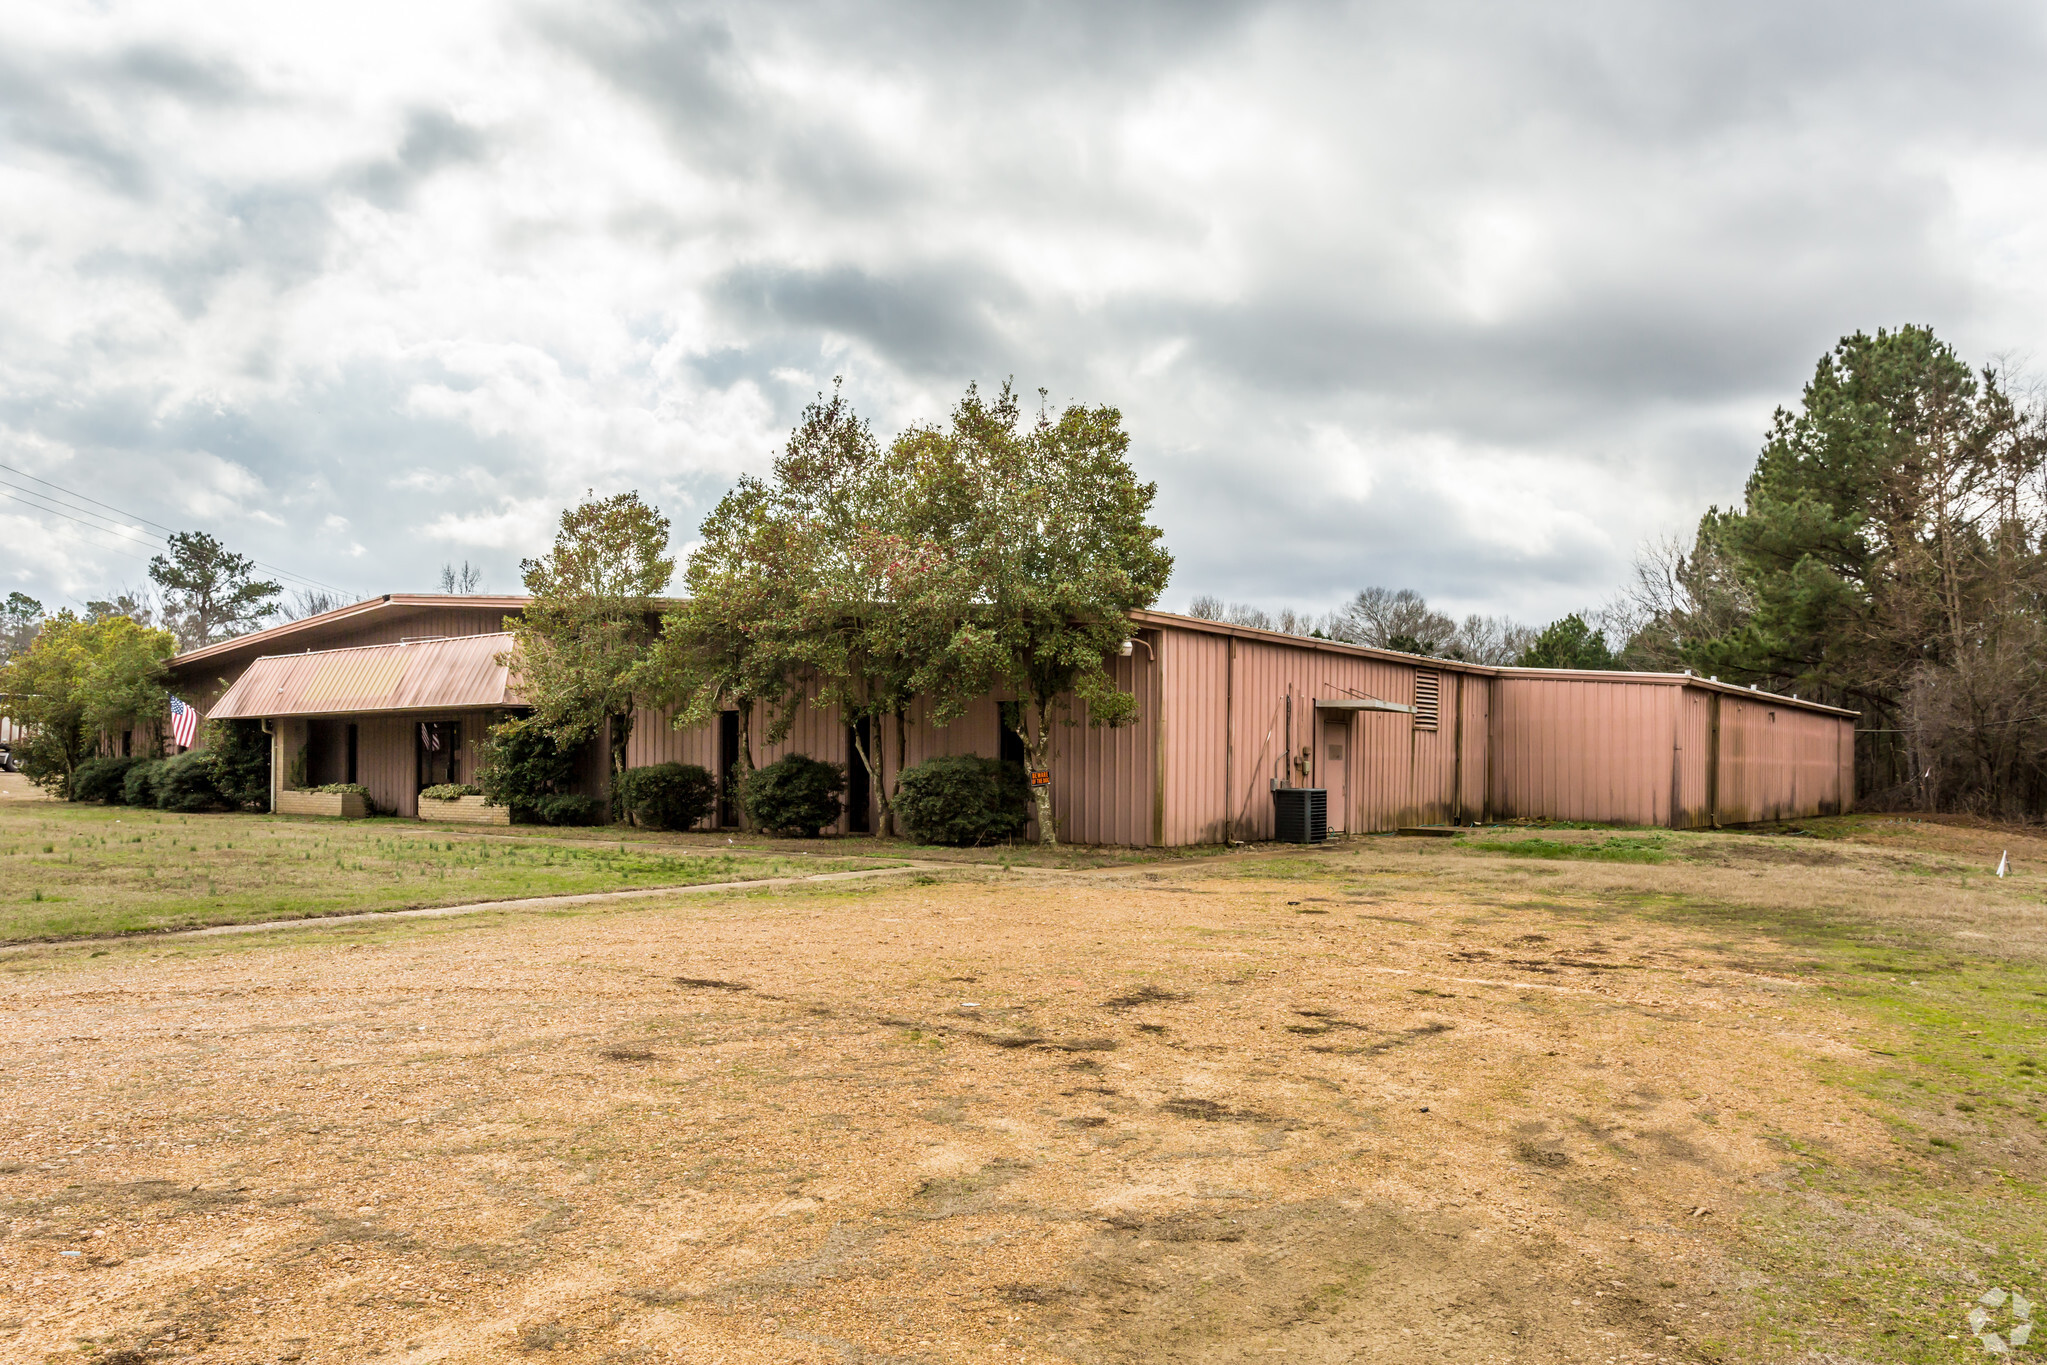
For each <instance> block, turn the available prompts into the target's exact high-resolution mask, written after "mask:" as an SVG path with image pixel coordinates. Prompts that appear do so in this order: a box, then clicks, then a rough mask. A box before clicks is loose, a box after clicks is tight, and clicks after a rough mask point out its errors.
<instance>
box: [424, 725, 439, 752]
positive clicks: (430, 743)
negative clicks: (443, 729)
mask: <svg viewBox="0 0 2047 1365" xmlns="http://www.w3.org/2000/svg"><path fill="white" fill-rule="evenodd" d="M419 742H420V743H421V744H424V745H426V751H427V752H428V753H430V754H437V753H439V752H440V751H441V737H440V735H439V734H438V733H436V732H435V730H434V727H433V726H431V725H428V724H427V723H426V722H425V721H421V722H420V723H419Z"/></svg>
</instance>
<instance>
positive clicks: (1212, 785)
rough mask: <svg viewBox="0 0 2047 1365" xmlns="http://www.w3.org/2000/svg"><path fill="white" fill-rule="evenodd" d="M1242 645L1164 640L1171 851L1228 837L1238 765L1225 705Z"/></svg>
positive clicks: (1188, 636)
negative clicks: (1231, 780) (1233, 770)
mask: <svg viewBox="0 0 2047 1365" xmlns="http://www.w3.org/2000/svg"><path fill="white" fill-rule="evenodd" d="M1234 643H1235V642H1234V641H1232V640H1229V639H1227V638H1225V637H1223V636H1219V635H1204V634H1201V633H1199V632H1196V631H1188V630H1161V631H1159V633H1158V639H1157V641H1156V644H1155V648H1156V649H1157V650H1158V651H1159V661H1160V668H1161V673H1162V679H1161V681H1162V686H1163V692H1164V697H1165V701H1164V704H1163V705H1162V706H1161V708H1160V714H1161V718H1162V719H1163V721H1164V723H1165V727H1166V735H1165V745H1164V749H1165V820H1164V831H1163V834H1164V839H1165V842H1166V843H1167V844H1169V845H1174V844H1216V843H1221V842H1222V841H1223V839H1224V837H1225V822H1226V820H1227V816H1228V809H1229V800H1228V796H1227V783H1228V775H1227V774H1228V770H1229V767H1230V763H1231V755H1230V751H1229V746H1230V734H1229V727H1228V724H1227V722H1226V717H1225V698H1226V697H1227V695H1228V691H1229V680H1230V653H1231V649H1232V647H1233V646H1234Z"/></svg>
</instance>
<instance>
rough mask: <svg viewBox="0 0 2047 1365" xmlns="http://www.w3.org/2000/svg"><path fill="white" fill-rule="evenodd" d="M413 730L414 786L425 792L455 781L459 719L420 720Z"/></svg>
mask: <svg viewBox="0 0 2047 1365" xmlns="http://www.w3.org/2000/svg"><path fill="white" fill-rule="evenodd" d="M414 733H415V740H414V742H415V744H416V746H417V748H418V751H419V788H418V789H419V790H420V791H425V790H426V789H427V788H428V787H439V786H443V785H445V784H447V783H450V782H459V781H460V780H461V779H460V778H458V777H457V776H456V774H457V773H459V772H461V771H462V722H461V721H459V720H423V721H421V722H420V723H419V726H418V729H417V730H416V731H415V732H414ZM336 766H340V765H338V764H337V765H336ZM330 780H331V779H330Z"/></svg>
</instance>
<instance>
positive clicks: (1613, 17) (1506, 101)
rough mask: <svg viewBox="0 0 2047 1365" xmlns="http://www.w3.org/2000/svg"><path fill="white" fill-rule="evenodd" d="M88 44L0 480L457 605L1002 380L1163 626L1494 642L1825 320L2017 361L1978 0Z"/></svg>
mask: <svg viewBox="0 0 2047 1365" xmlns="http://www.w3.org/2000/svg"><path fill="white" fill-rule="evenodd" d="M121 11H122V4H121V0H114V3H113V4H112V6H111V9H110V15H111V18H110V19H109V20H108V21H107V22H104V23H98V22H85V21H80V24H79V26H78V27H77V28H75V29H71V30H63V31H58V30H51V31H50V34H54V35H55V36H50V34H46V35H45V36H44V37H42V38H40V39H38V40H36V41H37V42H42V43H44V44H45V46H44V47H41V48H38V47H37V46H35V43H33V42H29V43H16V44H14V45H12V46H11V47H10V51H9V54H8V55H7V56H5V57H0V61H4V62H7V63H9V65H7V66H6V67H5V69H4V70H0V166H6V167H9V168H11V169H12V171H13V173H14V174H15V175H16V176H17V179H16V180H15V181H13V182H10V183H12V184H15V185H18V186H19V187H20V189H21V191H22V192H21V193H17V194H14V195H12V196H10V203H9V204H0V233H4V234H5V240H6V241H7V242H8V243H9V246H10V252H8V253H0V288H4V289H5V290H6V291H7V293H8V296H9V297H10V299H11V300H14V299H19V300H20V303H19V305H18V306H15V307H12V308H11V309H10V310H9V312H8V313H7V315H6V316H4V317H0V446H4V447H5V449H6V450H7V451H9V452H12V453H11V454H0V459H5V460H6V461H7V462H8V463H21V462H22V461H24V460H25V461H29V462H30V463H34V464H35V465H36V467H37V468H38V469H40V470H43V471H47V472H50V476H51V477H61V478H65V479H67V480H70V481H72V482H73V483H74V484H75V485H77V486H81V487H82V486H85V485H86V484H88V483H89V484H91V485H92V486H95V487H101V488H112V489H116V490H119V492H120V498H116V499H114V500H115V501H117V502H118V501H120V500H121V499H122V498H126V499H130V500H131V501H132V502H134V503H135V504H137V507H136V510H138V511H140V512H143V513H145V514H147V515H151V516H161V517H163V518H166V519H171V520H173V521H174V522H177V524H182V521H180V520H179V519H181V518H187V517H191V516H196V515H200V513H199V512H198V511H194V510H193V509H195V508H203V509H205V511H204V515H206V516H209V517H212V518H215V520H216V523H217V524H216V527H215V529H218V530H221V531H222V532H223V533H224V534H228V535H229V536H230V538H231V539H236V540H242V541H246V543H248V544H250V545H251V546H252V547H256V548H258V549H259V552H261V553H263V555H264V557H266V558H270V559H272V560H273V561H275V560H276V559H277V558H278V557H280V556H283V557H290V558H292V559H293V562H295V563H298V564H301V565H303V566H304V569H303V571H304V572H306V573H308V574H314V575H316V576H320V577H322V578H324V579H328V580H329V581H340V580H346V583H347V585H348V586H350V587H352V588H355V589H358V590H361V591H364V592H370V591H379V590H383V589H385V588H388V587H391V586H394V585H395V586H404V585H408V584H410V585H416V584H419V583H423V582H427V581H430V579H431V576H432V571H433V569H434V568H435V567H437V566H438V564H439V563H440V562H441V560H443V559H445V558H449V557H454V558H461V557H463V555H464V554H465V553H466V554H467V555H468V556H469V557H470V558H472V559H475V558H483V559H485V560H486V562H487V565H488V566H489V569H490V571H491V573H492V574H493V576H494V578H495V580H496V581H497V582H498V583H499V585H500V586H509V585H510V582H511V576H512V574H513V566H515V564H516V560H517V558H518V556H519V554H521V553H529V552H531V550H532V549H533V548H535V540H534V538H537V537H540V536H544V534H545V530H546V525H547V523H548V522H549V521H550V520H551V517H552V509H554V508H557V507H558V506H559V504H560V503H561V501H562V500H564V499H567V498H572V497H574V496H576V495H578V494H579V493H580V492H581V490H582V489H583V488H585V487H599V488H600V489H609V488H616V487H627V486H638V487H641V488H643V489H646V490H649V491H651V492H653V493H655V494H657V495H658V496H660V497H661V498H663V499H664V500H666V505H668V506H669V508H670V510H671V511H672V512H673V513H675V515H676V518H677V522H678V539H679V540H686V539H687V538H688V534H689V532H690V530H691V529H692V528H693V525H694V520H695V516H696V515H697V514H698V513H700V511H701V510H702V509H703V508H704V507H706V506H707V505H708V504H709V502H710V501H712V500H713V499H715V497H716V496H717V494H718V491H719V490H720V489H721V488H722V487H724V486H725V485H726V484H727V483H728V482H729V480H730V479H731V478H732V476H733V475H734V474H735V473H736V472H737V471H738V470H740V469H742V468H749V467H753V468H758V467H759V466H760V465H761V464H762V463H763V462H764V461H765V459H766V458H767V456H768V454H769V452H770V451H771V450H772V449H773V448H774V447H775V446H776V445H777V444H778V443H779V440H780V436H781V433H782V431H783V430H785V429H786V425H787V423H788V422H789V421H790V420H792V419H793V417H794V415H795V412H796V410H797V408H798V407H799V406H800V405H801V403H802V402H803V401H804V400H805V399H806V398H807V397H809V395H810V394H812V393H814V392H816V391H817V390H818V389H819V388H821V387H823V386H824V385H826V384H828V383H829V382H830V380H831V377H832V376H833V375H834V374H844V375H845V376H847V382H848V385H849V388H850V390H851V392H852V393H853V394H854V395H855V397H856V400H857V401H859V402H860V403H861V404H862V405H863V407H864V408H865V409H866V410H868V411H869V412H871V413H872V414H873V416H874V417H875V418H876V420H877V423H878V425H880V426H882V427H883V428H884V429H886V428H891V427H894V426H899V425H903V424H907V423H909V422H913V421H920V420H931V419H936V418H940V417H942V416H943V414H944V412H945V411H946V409H947V408H948V407H949V406H950V404H951V402H952V401H953V400H954V399H955V398H956V397H957V395H958V393H959V391H960V389H961V388H962V387H963V386H964V385H965V384H966V383H967V382H969V381H980V382H983V383H992V382H999V381H1000V380H1001V379H1002V378H1004V377H1006V376H1010V375H1014V376H1015V377H1016V378H1017V379H1018V380H1019V381H1020V382H1021V383H1023V384H1024V385H1025V386H1026V387H1032V388H1034V387H1036V386H1038V385H1039V384H1043V385H1045V386H1047V387H1048V388H1049V389H1050V390H1051V391H1052V392H1053V394H1054V396H1055V398H1057V399H1060V400H1065V399H1075V400H1082V401H1090V402H1096V401H1100V402H1111V403H1114V404H1116V405H1117V406H1119V407H1121V408H1122V409H1123V410H1124V412H1125V414H1126V417H1127V420H1128V422H1129V424H1130V427H1131V429H1132V431H1133V434H1134V437H1135V443H1134V447H1133V450H1134V456H1135V458H1136V460H1137V462H1138V464H1139V466H1140V468H1141V469H1142V471H1143V472H1144V473H1145V474H1146V476H1147V477H1151V478H1155V479H1157V480H1158V482H1159V484H1160V488H1161V497H1160V514H1161V517H1162V519H1163V521H1164V523H1165V525H1166V527H1167V531H1168V536H1169V540H1170V542H1171V544H1172V547H1173V549H1174V551H1175V553H1176V554H1177V556H1178V559H1179V564H1180V570H1179V574H1178V577H1177V579H1176V582H1175V585H1174V587H1173V589H1172V590H1171V593H1170V595H1169V604H1179V603H1183V602H1184V601H1185V599H1186V598H1187V597H1188V596H1190V595H1191V594H1193V593H1195V592H1201V591H1212V592H1216V593H1219V594H1222V595H1224V596H1226V597H1230V598H1235V599H1257V600H1263V601H1266V602H1268V603H1270V604H1272V605H1275V606H1277V605H1287V604H1290V605H1295V606H1306V607H1316V606H1325V605H1329V604H1330V603H1333V602H1334V601H1335V600H1336V599H1338V598H1340V597H1341V596H1343V595H1345V594H1347V593H1348V592H1349V591H1351V590H1353V589H1354V588H1356V587H1357V586H1359V585H1361V584H1362V583H1365V582H1384V583H1389V584H1403V585H1411V586H1415V587H1418V588H1421V589H1423V590H1424V591H1427V592H1429V593H1430V594H1431V595H1433V596H1438V597H1441V598H1443V599H1444V600H1445V602H1446V604H1449V605H1454V606H1456V607H1457V608H1458V609H1466V608H1473V609H1487V610H1497V609H1510V610H1514V611H1517V612H1522V613H1524V614H1528V615H1535V616H1540V615H1544V614H1549V613H1554V612H1559V611H1562V610H1568V609H1571V608H1574V607H1577V606H1581V605H1583V604H1585V603H1587V602H1589V601H1592V600H1595V599H1597V598H1598V597H1599V596H1601V595H1602V593H1603V592H1604V591H1605V590H1606V588H1607V586H1609V585H1611V584H1613V583H1614V582H1616V581H1617V579H1618V578H1619V576H1620V574H1621V573H1622V571H1623V569H1624V567H1625V561H1626V559H1627V557H1628V555H1629V554H1630V553H1631V551H1632V549H1633V547H1634V545H1635V544H1636V543H1637V542H1638V541H1639V540H1640V539H1642V538H1644V537H1645V536H1648V535H1651V534H1654V533H1656V532H1659V531H1662V530H1665V529H1672V528H1677V527H1682V526H1684V525H1686V524H1688V523H1689V522H1690V521H1691V520H1693V519H1695V518H1696V516H1697V515H1698V513H1699V511H1700V510H1702V508H1703V506H1704V505H1705V503H1707V502H1709V501H1719V502H1723V503H1724V502H1726V501H1728V500H1729V499H1731V498H1733V497H1736V496H1738V494H1739V490H1740V486H1741V481H1742V477H1743V475H1744V474H1745V472H1746V469H1747V466H1748V464H1749V462H1750V461H1751V460H1752V459H1753V455H1754V451H1755V449H1756V446H1757V445H1758V443H1759V441H1760V438H1761V434H1762V430H1763V426H1764V424H1765V423H1766V422H1767V419H1768V415H1769V411H1770V409H1771V407H1772V406H1774V405H1775V404H1777V403H1781V402H1790V401H1793V400H1795V398H1796V395H1797V390H1798V386H1799V385H1800V384H1801V383H1802V382H1803V380H1804V379H1805V378H1806V376H1807V374H1808V373H1809V371H1810V368H1811V365H1812V363H1813V360H1814V359H1815V358H1816V357H1817V356H1818V355H1819V354H1820V353H1821V352H1822V351H1824V350H1825V349H1826V348H1827V347H1828V346H1829V345H1831V344H1832V342H1833V341H1834V340H1835V339H1836V338H1837V337H1838V336H1840V335H1841V334H1843V333H1845V332H1848V331H1852V330H1855V329H1857V328H1873V327H1876V326H1881V325H1894V324H1897V323H1900V322H1905V321H1924V322H1930V323H1932V324H1933V325H1935V326H1936V327H1937V328H1938V329H1940V330H1941V332H1942V333H1943V334H1944V335H1946V336H1948V337H1950V339H1952V340H1954V341H1955V342H1957V343H1958V344H1959V345H1961V346H1962V347H1963V348H1964V350H1965V352H1967V353H1968V354H1970V355H1971V356H1972V357H1975V358H1979V359H1982V358H1988V357H1989V356H1990V355H1992V354H1993V353H1997V352H2002V351H2016V352H2021V353H2024V352H2037V351H2039V350H2040V349H2041V347H2042V343H2043V341H2047V337H2043V335H2042V330H2041V329H2042V327H2043V324H2042V323H2041V321H2040V319H2041V318H2042V317H2043V316H2047V236H2043V235H2042V234H2041V232H2040V231H2039V229H2038V228H2037V226H2036V224H2037V223H2039V222H2041V221H2047V191H2043V190H2038V189H2035V188H2033V187H2034V186H2036V185H2039V184H2047V133H2043V132H2041V131H2039V130H2041V129H2043V128H2047V117H2043V116H2047V93H2043V88H2042V83H2041V82H2039V81H2038V80H2037V79H2036V77H2035V74H2034V73H2035V72H2036V71H2037V70H2038V69H2039V68H2040V66H2041V64H2042V63H2041V58H2042V56H2043V55H2047V53H2043V49H2047V22H2043V20H2042V18H2041V16H2040V14H2039V13H2038V12H2037V10H2036V9H2034V8H2032V7H2027V6H2022V5H2018V4H1994V3H1968V4H1962V5H1955V6H1947V7H1942V8H1939V9H1928V8H1926V7H1912V6H1906V5H1902V4H1890V3H1883V4H1876V5H1871V4H1866V3H1864V4H1856V5H1853V6H1850V5H1847V4H1845V3H1836V4H1827V5H1821V6H1804V7H1795V6H1783V5H1765V4H1761V3H1753V4H1733V5H1723V6H1716V7H1713V8H1711V9H1700V8H1698V7H1690V8H1687V7H1683V6H1676V5H1652V6H1642V5H1639V4H1622V3H1619V0H1596V2H1594V3H1584V4H1580V5H1577V6H1574V7H1571V8H1569V9H1558V8H1556V7H1554V6H1552V7H1546V8H1545V7H1528V6H1516V5H1507V4H1503V3H1476V2H1470V3H1455V2H1453V3H1449V4H1444V5H1433V6H1424V7H1415V6H1395V5H1390V4H1334V3H1327V4H1324V3H1299V4H1295V3H1277V2H1274V3H1227V4H1225V3H1216V4H1183V3H1175V4H1165V3H1139V4H1132V5H1117V6H1102V5H1082V4H1077V3H1042V4H1036V5H1031V6H1023V7H1017V6H1012V7H989V6H981V7H960V6H956V5H943V4H936V3H929V2H928V0H914V2H906V3H899V4H894V5H890V6H886V7H879V8H877V7H873V6H869V7H865V8H859V9H855V8H849V7H845V6H839V5H826V4H803V3H790V4H776V5H749V6H737V5H730V4H715V3H692V4H661V3H654V0H617V2H616V3H608V4H597V5H577V6H573V7H571V6H567V5H560V4H547V3H526V4H523V5H516V6H508V7H507V8H505V9H504V10H503V11H501V12H500V13H499V14H498V15H497V16H496V18H495V20H494V22H490V23H486V24H483V25H476V24H464V25H461V26H454V23H455V21H454V20H452V19H449V20H445V21H439V22H441V23H443V25H444V26H442V27H436V26H435V22H428V21H430V20H437V18H438V17H437V16H432V15H422V16H420V18H421V22H420V23H418V24H415V25H412V26H410V27H408V28H407V29H406V30H405V31H402V32H401V31H398V30H396V29H394V30H393V31H391V32H389V33H382V34H377V33H370V34H366V35H364V36H363V41H364V42H365V43H366V44H367V46H366V47H365V48H364V50H366V51H367V50H377V51H386V52H394V53H395V52H402V53H403V54H405V57H406V60H405V61H403V62H392V63H389V64H388V67H389V69H388V70H386V69H382V68H381V67H380V69H378V70H377V71H376V73H375V77H374V79H373V80H369V81H367V82H366V80H365V78H364V75H363V71H364V68H363V66H362V64H361V61H360V58H359V54H355V53H352V52H351V51H349V50H346V42H347V41H350V40H351V35H350V34H348V33H340V36H339V37H335V36H334V35H329V40H330V41H329V42H328V44H327V46H332V47H335V48H336V50H335V51H333V52H332V54H331V56H330V55H329V54H328V52H327V50H326V47H323V44H322V40H321V39H320V38H319V37H318V36H317V35H315V36H308V35H305V34H302V33H299V32H297V31H294V30H293V29H292V27H291V21H290V20H289V18H287V17H284V16H279V17H278V18H277V19H276V20H275V21H274V24H273V25H272V26H270V27H259V28H258V29H256V30H252V31H250V32H247V33H241V34H236V33H229V32H224V31H221V30H218V29H207V28H202V27H201V26H199V25H197V24H194V25H192V26H191V28H190V31H189V32H186V31H180V32H176V33H172V34H169V35H167V36H165V37H164V38H162V39H161V41H158V42H155V43H153V44H150V45H138V44H136V43H135V42H133V41H131V40H129V39H128V38H127V37H126V32H127V31H129V30H131V29H132V26H126V25H124V24H123V23H122V22H121V19H122V14H121ZM365 22H373V21H369V20H366V21H365ZM337 32H340V31H337ZM255 72H261V73H264V74H263V76H262V78H261V79H260V80H259V79H258V78H257V77H255V76H253V75H251V74H250V73H255ZM282 73H290V74H282ZM429 182H433V186H434V188H433V191H432V192H431V193H428V192H424V187H426V186H427V185H428V183H429ZM38 462H39V463H38ZM24 467H27V466H26V465H25V466H24ZM181 471H182V473H181ZM167 475H176V476H180V477H188V478H192V479H200V478H202V477H203V478H204V479H210V480H211V481H212V482H211V483H210V484H208V485H207V487H209V488H211V489H214V490H215V491H213V492H210V493H207V494H206V495H205V496H204V497H200V496H198V495H197V494H195V495H193V497H192V498H188V499H186V500H185V501H184V502H180V501H179V497H180V495H179V493H178V492H177V484H176V483H175V481H174V480H172V479H167V477H166V476H167ZM223 490H224V491H223ZM236 490H240V491H236ZM4 515H6V513H5V510H4V509H0V516H4ZM20 525H22V523H8V524H7V528H14V527H18V526H20ZM7 528H0V530H4V529H7ZM10 533H11V532H10ZM521 537H528V539H527V540H525V541H522V540H521V539H520V538H521ZM0 539H4V536H0ZM122 572H123V571H119V570H118V566H117V563H116V561H114V560H110V559H109V560H104V561H94V560H93V559H92V557H91V555H90V553H88V552H87V551H86V550H84V549H80V548H78V547H76V546H65V545H57V544H56V543H55V542H54V541H53V542H50V544H49V545H47V546H42V547H38V546H36V545H33V544H27V543H19V544H14V543H10V544H4V545H0V588H5V587H8V586H12V585H15V584H28V585H37V584H51V585H56V587H62V588H63V589H64V590H65V591H70V590H72V589H73V588H76V587H78V586H79V585H82V584H84V583H86V582H87V581H88V580H89V579H91V577H92V575H94V574H99V575H100V577H101V578H103V579H105V580H106V581H109V582H112V581H119V580H121V577H122ZM130 577H132V575H130ZM56 587H53V588H52V589H51V591H52V593H53V595H54V593H55V591H56Z"/></svg>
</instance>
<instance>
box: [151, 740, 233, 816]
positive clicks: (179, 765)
mask: <svg viewBox="0 0 2047 1365" xmlns="http://www.w3.org/2000/svg"><path fill="white" fill-rule="evenodd" d="M156 806H157V809H158V810H170V811H177V812H178V813H180V814H182V815H196V814H198V813H199V812H200V811H207V810H223V809H225V808H226V806H227V802H226V801H225V800H224V799H222V797H221V794H220V788H218V787H216V786H214V785H213V759H212V757H211V756H210V755H208V754H207V752H206V751H205V750H204V749H197V750H194V751H193V752H191V753H189V754H179V755H178V756H177V757H176V758H167V759H165V760H164V761H163V775H162V776H161V777H160V778H158V779H157V784H156Z"/></svg>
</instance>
